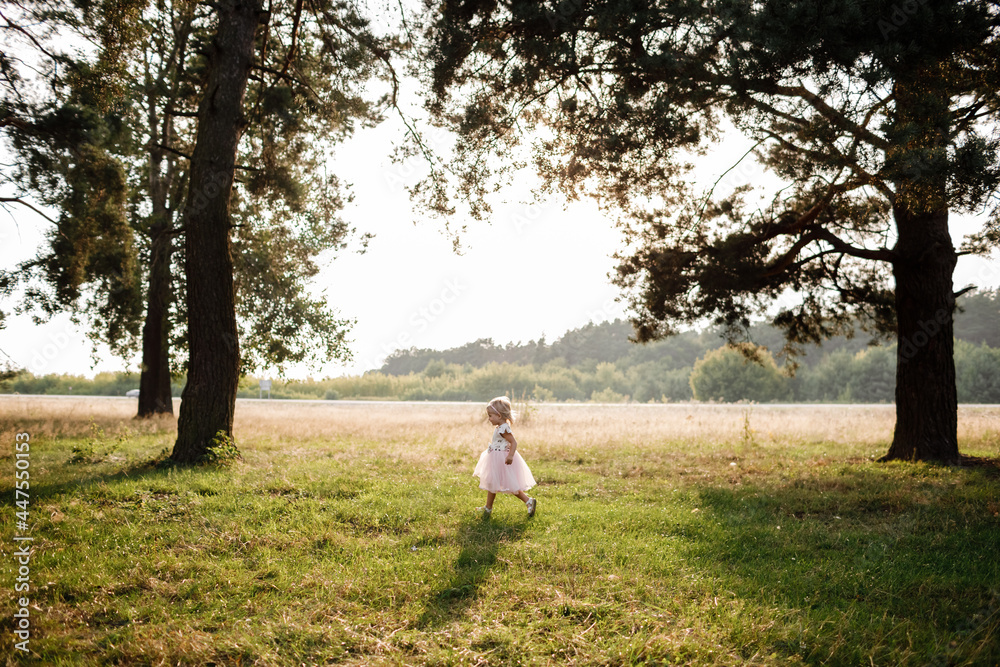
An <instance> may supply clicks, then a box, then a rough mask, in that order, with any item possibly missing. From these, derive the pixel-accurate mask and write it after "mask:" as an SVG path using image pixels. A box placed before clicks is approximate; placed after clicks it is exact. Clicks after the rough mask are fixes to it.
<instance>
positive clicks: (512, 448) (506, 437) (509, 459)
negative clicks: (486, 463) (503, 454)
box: [501, 433, 517, 465]
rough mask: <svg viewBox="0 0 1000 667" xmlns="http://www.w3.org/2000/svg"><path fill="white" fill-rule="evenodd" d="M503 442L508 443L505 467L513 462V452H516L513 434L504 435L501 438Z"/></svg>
mask: <svg viewBox="0 0 1000 667" xmlns="http://www.w3.org/2000/svg"><path fill="white" fill-rule="evenodd" d="M501 437H502V438H503V439H504V440H506V441H507V442H509V443H510V447H509V448H508V449H507V461H506V463H507V465H510V464H511V463H513V462H514V452H516V451H517V440H516V439H514V434H513V433H504V434H503V435H502V436H501Z"/></svg>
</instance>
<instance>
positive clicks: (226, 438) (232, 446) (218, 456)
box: [198, 431, 243, 466]
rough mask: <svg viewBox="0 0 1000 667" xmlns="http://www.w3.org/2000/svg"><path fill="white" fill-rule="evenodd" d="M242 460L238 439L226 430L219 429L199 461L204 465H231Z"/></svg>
mask: <svg viewBox="0 0 1000 667" xmlns="http://www.w3.org/2000/svg"><path fill="white" fill-rule="evenodd" d="M242 460H243V456H242V454H240V450H239V447H237V446H236V441H235V440H233V438H232V437H231V436H230V435H229V434H228V433H226V432H225V431H219V432H218V433H216V434H215V437H214V438H212V442H211V444H209V446H208V448H207V449H206V450H205V453H204V454H203V455H202V457H201V459H200V460H199V461H198V462H199V463H201V464H202V465H213V466H231V465H232V464H234V463H235V462H236V461H242Z"/></svg>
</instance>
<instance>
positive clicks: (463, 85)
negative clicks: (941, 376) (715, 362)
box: [422, 0, 1000, 345]
mask: <svg viewBox="0 0 1000 667" xmlns="http://www.w3.org/2000/svg"><path fill="white" fill-rule="evenodd" d="M432 6H433V10H434V11H428V12H427V14H426V16H425V19H426V25H427V34H428V43H427V44H426V45H425V50H426V56H425V57H426V59H427V61H428V63H429V67H428V69H429V72H428V76H429V79H430V82H431V93H432V94H431V96H430V100H429V101H428V108H429V109H430V110H431V112H432V113H433V114H435V116H436V118H437V119H438V120H439V121H440V122H442V123H444V124H446V125H447V126H449V127H451V128H452V129H454V130H455V132H456V133H457V135H458V140H457V143H456V148H455V151H454V156H453V159H452V161H451V163H450V165H449V166H450V167H451V172H446V171H442V172H440V173H434V174H433V175H432V177H431V180H430V181H429V182H428V183H427V184H426V187H425V188H424V190H423V191H422V192H423V193H425V194H426V195H427V196H426V199H425V201H426V203H427V205H428V206H430V207H431V208H432V209H437V210H441V211H442V212H445V211H449V210H450V208H449V207H448V206H447V205H446V203H447V202H449V201H451V199H452V198H454V199H472V200H473V202H474V203H473V204H472V205H471V207H470V208H471V212H472V213H473V214H475V215H481V216H485V215H487V214H488V213H489V210H490V208H489V203H488V201H487V198H488V195H489V194H490V193H491V192H492V191H493V190H494V188H495V186H496V184H497V183H500V182H504V180H505V179H509V178H512V177H513V174H514V172H515V171H516V170H517V169H519V168H522V167H523V166H525V164H526V163H528V161H529V160H530V161H531V162H532V163H533V164H534V165H535V166H536V168H537V172H538V175H539V177H540V178H541V180H542V186H541V188H543V189H544V188H550V189H555V188H559V189H561V190H562V191H563V192H565V193H566V194H567V195H568V196H570V197H577V196H581V195H584V194H586V195H592V196H595V197H598V198H600V199H602V200H603V201H604V202H606V203H607V204H609V205H610V206H612V207H614V208H617V209H618V210H619V211H621V212H622V214H623V215H624V216H625V217H626V219H627V220H630V222H629V224H627V225H626V227H625V230H626V233H627V235H628V237H629V239H630V240H631V241H632V242H633V243H632V246H631V247H630V253H631V254H630V255H627V256H622V257H620V259H621V263H620V265H619V269H618V276H617V282H618V283H619V285H621V286H622V287H623V289H624V290H625V291H626V294H627V296H628V297H629V300H630V303H631V305H632V306H633V309H634V311H635V318H636V322H637V325H638V336H639V338H640V339H643V340H646V339H654V338H657V337H659V336H662V335H665V334H670V333H675V332H676V330H677V329H678V328H679V327H680V326H682V325H684V324H689V323H694V322H699V321H701V320H703V319H709V320H711V321H713V322H714V323H715V324H717V325H719V326H722V327H725V328H726V330H727V332H728V333H729V334H730V335H731V336H732V340H733V341H734V342H735V341H736V340H737V339H738V338H739V337H740V336H741V335H742V334H743V333H744V331H745V329H746V327H747V326H749V324H750V321H751V319H752V318H753V317H754V316H756V315H760V314H763V313H765V312H767V309H768V307H769V305H770V304H771V303H772V302H773V301H774V300H775V299H776V298H778V297H779V296H782V295H784V294H786V293H787V292H788V291H789V290H793V291H794V292H795V293H796V294H799V295H801V297H802V299H801V301H800V303H799V304H797V305H795V306H792V307H790V308H785V309H782V310H779V311H777V315H775V316H774V317H773V323H774V324H776V325H778V326H780V327H781V328H782V329H784V330H785V332H786V334H787V336H788V339H789V341H790V343H792V344H793V345H800V344H802V343H805V342H816V341H818V340H821V339H822V338H825V337H828V336H831V335H835V334H837V333H841V332H843V331H844V328H845V326H850V325H851V324H852V320H853V319H854V318H855V317H856V316H859V315H860V316H862V317H863V324H864V325H865V326H866V327H869V328H870V329H872V330H874V331H879V332H882V333H888V332H892V331H894V324H895V314H894V308H895V305H894V303H893V301H892V289H893V288H892V282H891V280H892V278H891V275H890V272H889V270H888V268H887V266H886V264H888V263H891V262H893V261H895V260H896V254H895V253H896V252H897V251H900V250H902V248H899V247H897V248H896V249H895V250H894V249H893V248H891V247H889V245H887V243H886V241H885V239H887V238H893V239H894V238H895V235H894V234H892V233H890V231H889V230H891V229H893V228H894V215H896V214H897V213H898V214H900V215H904V216H906V215H909V214H910V213H913V214H915V215H920V214H924V213H928V212H929V211H936V210H940V209H941V208H942V207H944V208H951V209H954V210H959V211H967V212H973V211H977V210H979V209H981V208H982V207H984V206H985V207H987V208H990V209H991V210H992V211H993V212H994V213H996V209H995V208H994V204H992V203H990V200H991V198H992V197H993V196H994V195H995V192H996V189H997V186H998V183H1000V155H998V149H1000V142H998V141H997V140H996V138H995V136H994V135H993V134H992V130H991V127H992V123H994V122H995V121H996V120H997V118H998V115H997V113H998V111H997V108H996V107H995V105H992V104H991V103H990V102H989V101H988V100H992V99H993V98H994V97H995V94H996V90H997V83H996V82H997V80H998V74H1000V65H998V64H997V63H998V62H1000V59H998V58H996V56H997V54H998V48H1000V42H998V40H997V34H998V33H997V28H998V26H1000V16H998V15H997V13H996V12H995V11H994V8H993V7H992V3H988V2H969V3H962V4H958V5H956V4H955V3H947V2H920V3H916V4H911V5H907V6H906V8H905V11H904V10H903V9H900V7H902V5H899V4H898V3H895V4H894V3H890V2H867V3H862V2H846V3H835V4H830V3H829V2H823V1H821V0H812V1H810V2H795V3H789V2H785V1H780V0H773V1H765V2H756V3H733V2H728V1H724V0H713V1H710V2H703V3H659V4H657V3H639V4H636V3H630V2H622V1H621V0H596V1H595V2H587V3H582V2H545V3H541V2H540V3H514V5H505V4H502V3H500V4H498V3H452V2H445V1H442V2H435V3H433V5H432ZM900 17H902V18H900ZM897 23H898V24H899V25H897ZM942 45H945V46H942ZM726 123H731V124H732V125H734V126H735V127H736V128H737V129H738V130H739V131H741V132H742V133H743V134H744V135H745V136H747V137H749V138H750V139H751V140H752V142H754V143H753V144H752V147H751V150H752V152H753V157H750V154H749V152H748V155H744V156H739V155H737V156H734V163H733V164H732V165H731V166H730V169H734V168H736V167H741V168H742V165H741V164H740V163H741V162H742V161H743V159H744V158H747V159H748V161H749V160H752V159H754V158H756V160H757V161H758V162H759V163H761V164H762V165H763V166H764V167H766V168H768V169H769V170H770V171H771V172H772V173H774V174H775V175H777V176H778V178H779V179H780V180H781V181H782V185H781V186H780V189H777V191H771V192H768V191H760V192H759V194H760V195H761V197H763V198H764V200H765V202H766V203H765V204H764V205H763V206H759V205H758V204H757V203H756V201H757V197H756V196H755V195H756V194H758V191H757V190H756V189H757V188H758V187H763V186H762V185H761V184H760V182H758V179H755V178H753V177H752V176H745V177H741V178H733V177H732V175H731V177H730V178H728V179H725V180H724V182H721V183H719V182H717V183H715V185H713V186H712V187H711V188H709V189H707V190H706V191H704V192H697V191H694V190H693V189H692V188H691V186H690V183H691V181H692V179H691V178H689V175H688V166H687V165H688V160H687V158H688V157H689V156H690V155H691V154H693V153H696V152H699V151H704V150H707V149H709V148H710V147H711V146H712V145H713V144H715V143H716V142H718V141H720V140H721V139H722V138H723V136H724V135H723V132H722V128H723V127H724V126H725V124H726ZM528 142H531V143H532V152H531V155H530V157H527V156H526V157H525V158H524V159H523V160H518V159H513V158H512V157H511V156H517V155H521V153H519V152H518V148H519V147H520V146H521V144H522V143H528ZM492 155H497V156H501V157H502V158H503V159H501V160H490V159H486V156H492ZM452 172H453V173H456V174H457V177H456V178H454V179H453V180H449V179H448V178H447V177H446V176H447V174H448V173H452ZM736 173H737V174H738V173H739V170H737V172H736ZM722 180H723V179H720V181H722ZM907 220H909V218H907ZM911 222H912V221H911ZM910 227H913V225H912V224H911V225H909V227H907V226H904V227H901V228H897V229H903V230H904V231H906V232H909V230H910ZM995 227H996V217H995V215H994V217H993V219H992V222H990V223H989V224H988V225H986V226H985V227H984V230H983V233H982V234H980V235H979V236H978V237H977V240H974V241H973V242H972V243H971V244H970V247H974V248H975V249H976V250H978V251H984V250H985V249H986V247H987V246H989V245H991V243H992V244H995V239H994V241H992V242H991V241H990V239H991V238H993V236H991V235H990V234H991V233H992V234H993V235H994V236H995ZM991 229H992V230H993V231H992V232H990V230H991ZM941 252H942V253H943V255H942V257H945V256H946V255H947V254H948V253H950V249H948V248H943V249H942V251H941ZM946 259H947V258H946V257H945V260H946Z"/></svg>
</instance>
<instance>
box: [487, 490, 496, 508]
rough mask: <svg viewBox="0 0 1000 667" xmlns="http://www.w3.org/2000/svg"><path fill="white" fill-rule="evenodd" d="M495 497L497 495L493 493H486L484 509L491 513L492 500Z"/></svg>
mask: <svg viewBox="0 0 1000 667" xmlns="http://www.w3.org/2000/svg"><path fill="white" fill-rule="evenodd" d="M496 497H497V494H495V493H491V492H487V493H486V509H488V510H491V511H492V509H493V500H494V499H495V498H496Z"/></svg>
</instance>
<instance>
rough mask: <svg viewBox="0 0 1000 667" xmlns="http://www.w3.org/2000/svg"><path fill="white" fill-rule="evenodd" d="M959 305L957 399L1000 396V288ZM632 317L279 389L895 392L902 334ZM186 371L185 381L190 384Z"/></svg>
mask: <svg viewBox="0 0 1000 667" xmlns="http://www.w3.org/2000/svg"><path fill="white" fill-rule="evenodd" d="M961 307H962V310H961V311H960V312H959V313H958V314H957V316H956V331H957V334H958V335H957V340H956V343H955V364H956V369H957V391H958V400H959V401H960V402H962V403H1000V293H998V292H997V291H984V292H980V293H977V294H972V295H967V296H965V297H964V298H963V299H962V300H961ZM630 332H631V329H630V328H629V325H628V323H626V322H622V321H614V322H603V323H600V324H593V323H591V324H588V325H586V326H584V327H582V328H579V329H574V330H572V331H569V332H567V333H566V334H565V335H563V336H562V337H560V338H559V339H558V340H556V341H555V342H553V343H551V344H548V343H546V342H545V341H544V339H543V340H540V341H537V342H535V341H531V342H529V343H526V344H509V345H496V344H495V343H493V341H491V340H488V339H483V340H478V341H474V342H472V343H468V344H466V345H463V346H461V347H457V348H452V349H450V350H444V351H438V350H418V349H410V350H405V351H399V352H396V353H395V354H393V355H392V356H390V357H389V358H388V359H387V360H386V362H385V364H384V365H383V366H382V368H381V369H379V370H378V371H371V372H368V373H364V374H363V375H360V376H352V377H341V378H328V379H324V380H306V381H294V380H293V381H286V382H282V381H275V382H274V384H273V386H272V391H271V396H272V398H276V399H281V398H298V399H323V398H325V399H337V398H345V399H348V398H378V399H396V400H442V401H484V400H488V399H490V398H492V397H493V396H495V395H496V394H497V393H499V392H509V393H512V394H513V395H515V396H517V397H524V398H525V399H528V400H533V401H598V402H612V403H613V402H623V401H637V402H648V401H687V400H692V399H695V400H704V401H709V400H713V401H727V402H729V401H739V400H754V401H761V402H767V401H797V402H858V403H878V402H891V401H892V400H893V397H894V393H893V392H894V389H895V364H896V356H895V355H896V350H895V344H893V345H888V346H882V345H874V346H873V345H869V344H868V343H869V341H868V340H866V339H864V338H863V337H855V338H844V337H838V338H833V339H830V340H828V341H826V342H825V343H824V344H823V345H822V346H821V347H813V348H808V349H806V350H805V353H804V354H803V355H802V356H801V357H798V358H797V362H798V364H799V366H798V369H797V371H796V372H795V373H794V375H792V374H790V373H788V371H787V369H785V368H783V366H784V364H782V365H779V364H778V363H777V362H776V361H775V359H774V357H773V356H772V354H771V353H770V352H769V351H768V349H777V348H779V347H780V345H781V337H780V333H779V332H777V331H775V330H773V329H771V328H769V327H764V326H760V327H755V328H753V329H751V340H750V341H748V344H750V345H753V346H759V347H755V349H759V350H760V353H759V361H760V363H748V362H747V359H746V357H745V355H744V354H742V353H741V352H739V351H737V350H735V349H733V348H729V347H726V346H724V345H723V344H722V338H721V336H720V334H719V333H718V332H714V331H703V332H693V331H689V332H685V333H682V334H680V335H678V336H675V337H672V338H668V339H666V340H661V341H657V342H654V343H649V344H645V345H637V344H635V343H631V342H629V334H630ZM137 386H138V375H136V374H127V373H118V374H111V373H101V374H99V375H97V377H95V378H94V379H92V380H91V379H87V378H83V377H79V376H69V375H46V376H33V375H31V374H27V373H26V374H22V375H20V376H17V377H15V378H12V379H8V380H6V381H3V382H0V390H2V391H3V392H5V393H14V392H17V393H22V394H90V395H118V396H121V395H123V394H124V393H125V391H127V390H128V389H133V388H136V387H137ZM181 387H183V379H182V378H177V379H175V381H174V386H173V389H174V395H175V396H178V395H179V394H180V389H181ZM258 395H259V388H258V380H257V379H255V378H252V377H244V378H242V379H241V380H240V385H239V396H240V397H243V398H255V397H257V396H258Z"/></svg>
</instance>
